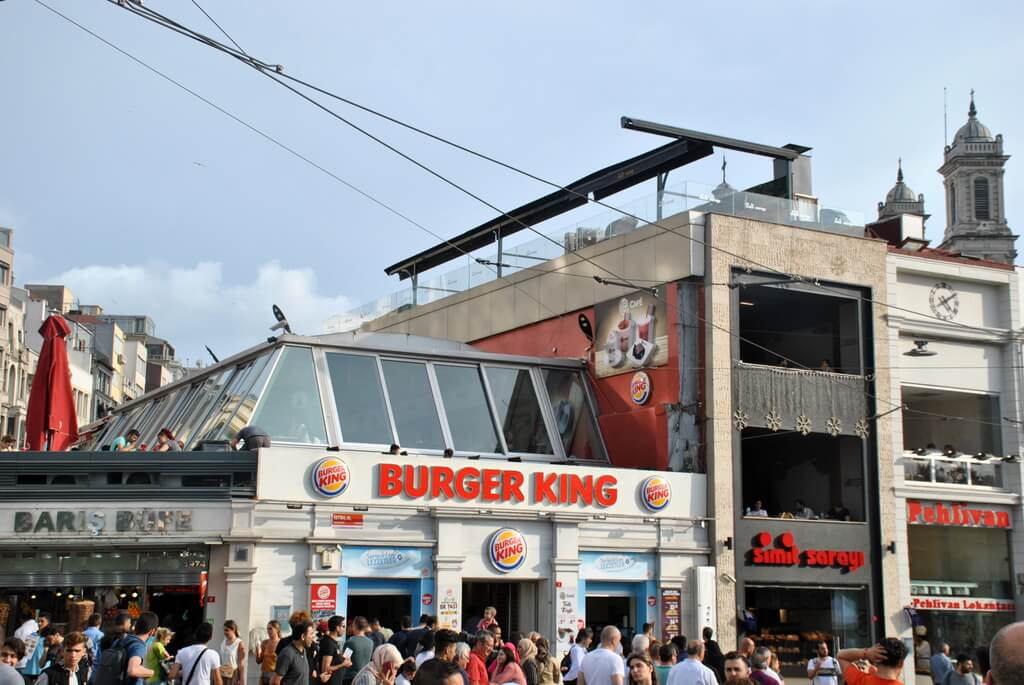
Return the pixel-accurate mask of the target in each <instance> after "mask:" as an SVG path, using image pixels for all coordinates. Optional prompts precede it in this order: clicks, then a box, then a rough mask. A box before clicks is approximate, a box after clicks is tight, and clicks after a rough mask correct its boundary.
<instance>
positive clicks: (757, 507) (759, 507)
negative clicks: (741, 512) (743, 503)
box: [747, 500, 768, 516]
mask: <svg viewBox="0 0 1024 685" xmlns="http://www.w3.org/2000/svg"><path fill="white" fill-rule="evenodd" d="M747 516H768V511H767V510H766V509H765V508H764V504H762V503H761V500H757V501H755V502H754V506H752V507H749V508H748V509H747Z"/></svg>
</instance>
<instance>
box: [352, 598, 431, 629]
mask: <svg viewBox="0 0 1024 685" xmlns="http://www.w3.org/2000/svg"><path fill="white" fill-rule="evenodd" d="M347 611H348V613H347V614H345V616H346V617H347V618H348V620H349V622H351V620H352V619H353V618H355V617H356V616H362V617H363V618H365V619H367V620H373V619H375V618H376V619H377V620H378V621H380V624H381V625H382V626H383V627H385V628H391V630H394V631H396V632H397V631H398V629H399V627H401V625H402V624H401V619H402V617H403V616H409V617H410V618H412V622H413V625H416V622H417V621H418V620H419V616H413V611H412V595H409V594H401V593H397V592H396V593H393V594H389V593H380V592H372V593H371V592H370V591H368V590H355V591H353V590H349V595H348V609H347Z"/></svg>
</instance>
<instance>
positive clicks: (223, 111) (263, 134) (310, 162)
mask: <svg viewBox="0 0 1024 685" xmlns="http://www.w3.org/2000/svg"><path fill="white" fill-rule="evenodd" d="M35 2H36V4H38V5H41V6H42V7H45V8H46V9H48V10H49V11H51V12H53V13H54V14H56V15H57V16H59V17H60V18H61V19H64V20H65V21H67V22H68V23H70V24H72V25H73V26H75V27H77V28H79V29H81V30H82V31H84V32H86V33H88V34H89V35H90V36H92V37H93V38H95V39H97V40H99V41H100V42H102V43H103V44H105V45H106V46H107V47H110V48H112V49H114V50H116V51H117V52H119V53H121V54H122V55H124V56H125V57H127V58H129V59H131V60H132V61H133V62H135V63H136V64H139V65H140V66H142V67H144V68H146V69H148V70H149V71H151V72H152V73H154V74H156V75H157V76H159V77H160V78H162V79H164V80H165V81H167V82H169V83H171V84H173V85H175V86H177V87H178V88H180V89H181V90H183V91H185V92H186V93H188V94H189V95H191V96H193V97H195V98H197V99H199V100H200V101H202V102H203V103H205V104H207V105H209V106H210V107H212V108H213V109H215V110H217V111H218V112H220V113H221V114H223V115H225V116H227V117H228V118H230V119H232V120H233V121H235V122H237V123H239V124H241V125H242V126H244V127H246V128H247V129H249V130H250V131H252V132H253V133H256V134H257V135H259V136H261V137H262V138H264V139H265V140H267V141H269V142H271V143H273V144H274V145H276V146H277V147H279V148H281V149H282V150H284V151H285V152H287V153H289V154H290V155H293V156H294V157H296V158H297V159H300V160H302V161H303V162H305V163H306V164H308V165H310V166H312V167H313V168H314V169H316V170H317V171H320V172H321V173H324V174H326V175H327V176H329V177H330V178H332V179H334V180H335V181H337V182H338V183H341V184H342V185H344V186H345V187H346V188H348V189H349V190H351V191H353V192H355V193H357V194H358V195H360V196H362V197H364V198H365V199H367V200H369V201H371V202H373V203H374V204H376V205H377V206H379V207H381V208H383V209H385V210H387V211H388V212H390V213H392V214H394V215H395V216H397V217H398V218H400V219H402V220H403V221H405V222H407V223H409V224H411V225H412V226H415V227H416V228H418V229H420V230H421V231H424V232H426V233H427V234H429V235H430V236H432V237H434V238H436V239H437V240H440V241H441V242H443V243H445V244H447V245H448V246H449V247H451V248H452V249H455V250H458V251H459V252H462V254H464V255H465V256H466V257H468V258H470V259H472V258H473V257H472V255H470V254H469V253H468V252H466V251H465V250H463V249H462V248H460V247H459V246H458V245H455V244H453V243H451V242H450V241H448V240H447V239H445V238H442V237H441V236H440V235H438V234H437V233H435V232H434V231H432V230H430V229H429V228H427V227H426V226H424V225H423V224H421V223H419V222H417V221H416V220H414V219H412V218H411V217H409V216H407V215H405V214H403V213H402V212H400V211H399V210H397V209H395V208H394V207H392V206H390V205H389V204H387V203H386V202H384V201H383V200H380V199H378V198H377V197H374V196H373V195H371V194H370V193H368V192H366V191H364V190H362V189H361V188H359V187H357V186H355V185H354V184H352V183H350V182H349V181H346V180H345V179H344V178H342V177H340V176H338V175H337V174H335V173H334V172H332V171H331V170H330V169H327V168H326V167H324V166H322V165H320V164H318V163H317V162H315V161H313V160H312V159H310V158H309V157H306V156H305V155H303V154H302V153H300V152H298V151H297V150H295V149H294V148H292V147H289V146H288V145H286V144H284V143H282V142H281V141H280V140H278V139H277V138H274V137H273V136H271V135H270V134H269V133H266V132H265V131H263V130H261V129H259V128H257V127H256V126H254V125H252V124H250V123H248V122H247V121H245V120H244V119H242V118H240V117H238V116H236V115H234V114H232V113H231V112H229V111H228V110H226V109H224V108H223V107H221V106H220V105H218V104H216V103H215V102H213V101H212V100H210V99H208V98H206V97H204V96H203V95H201V94H199V93H198V92H196V91H194V90H192V89H191V88H189V87H188V86H186V85H184V84H183V83H181V82H180V81H177V80H175V79H174V78H172V77H170V76H168V75H167V74H165V73H163V72H162V71H160V70H159V69H157V68H156V67H153V66H151V65H149V64H147V63H146V62H144V61H142V60H141V59H139V58H138V57H136V56H135V55H133V54H131V53H130V52H128V51H127V50H124V49H123V48H121V47H119V46H117V45H115V44H114V43H112V42H110V41H109V40H107V39H106V38H104V37H103V36H101V35H99V34H98V33H96V32H94V31H92V30H91V29H89V28H88V27H86V26H84V25H83V24H80V23H79V22H77V21H75V20H74V19H72V18H71V17H69V16H67V15H66V14H63V13H62V12H60V11H59V10H57V9H55V8H53V7H51V6H50V5H48V4H46V3H45V2H43V1H42V0H35ZM211 21H212V19H211ZM482 266H484V267H485V268H487V265H482ZM489 270H490V271H491V273H494V274H495V275H497V271H496V270H494V269H489ZM555 273H557V272H555ZM565 275H577V274H565ZM583 277H584V278H590V277H589V276H583ZM512 287H514V288H515V289H516V290H518V291H519V292H521V293H522V294H523V295H525V296H526V297H528V298H530V299H531V300H533V301H534V302H536V303H537V304H538V305H539V306H540V307H543V308H544V309H546V310H547V311H548V312H549V313H550V314H551V315H553V316H556V317H558V318H562V317H563V316H564V314H558V313H557V312H555V311H553V310H551V309H550V308H548V307H547V306H546V305H544V303H543V302H541V301H540V300H539V299H537V298H536V297H534V296H533V295H531V294H530V293H528V292H527V291H525V290H523V289H522V288H520V287H518V286H517V285H516V284H514V283H513V284H512Z"/></svg>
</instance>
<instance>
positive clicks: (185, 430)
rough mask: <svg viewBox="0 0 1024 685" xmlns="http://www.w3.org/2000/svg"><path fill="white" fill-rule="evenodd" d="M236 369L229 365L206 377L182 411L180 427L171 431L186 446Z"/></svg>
mask: <svg viewBox="0 0 1024 685" xmlns="http://www.w3.org/2000/svg"><path fill="white" fill-rule="evenodd" d="M234 371H235V370H234V368H230V367H229V368H226V369H221V371H220V372H219V373H215V374H213V375H211V376H207V377H206V378H204V379H203V381H202V383H201V385H200V386H199V388H198V389H197V390H196V393H195V395H194V396H193V397H192V400H191V402H190V403H189V405H188V406H187V407H185V409H184V410H183V411H182V414H181V419H180V420H179V423H178V426H177V428H178V429H177V430H176V431H175V430H174V429H173V428H172V429H171V432H172V433H174V437H176V438H177V439H178V440H182V441H183V442H184V443H185V445H186V447H188V446H189V445H190V443H191V442H192V437H193V435H195V432H196V429H197V428H198V427H199V426H200V425H202V423H203V419H204V418H206V415H207V414H208V413H209V410H210V406H211V405H212V404H213V403H214V402H215V401H216V400H217V397H218V396H219V395H220V392H221V389H223V388H224V386H225V385H226V384H227V382H228V379H229V378H231V374H232V373H234Z"/></svg>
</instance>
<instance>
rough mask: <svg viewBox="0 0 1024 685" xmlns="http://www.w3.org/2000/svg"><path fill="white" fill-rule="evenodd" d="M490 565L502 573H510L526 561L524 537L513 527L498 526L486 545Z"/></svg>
mask: <svg viewBox="0 0 1024 685" xmlns="http://www.w3.org/2000/svg"><path fill="white" fill-rule="evenodd" d="M487 546H488V548H489V550H488V552H489V556H490V559H491V565H492V566H493V567H494V568H495V569H497V570H498V571H501V572H502V573H511V572H512V571H515V570H516V569H517V568H519V567H520V566H522V565H523V563H524V562H525V561H526V538H525V537H523V534H522V533H520V532H519V531H518V530H516V529H515V528H500V529H498V530H497V531H496V532H495V533H494V535H492V536H491V541H490V543H489V544H488V545H487Z"/></svg>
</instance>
